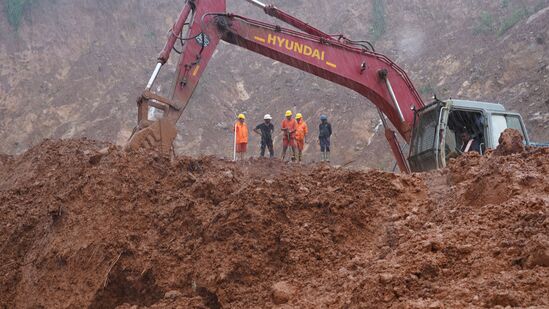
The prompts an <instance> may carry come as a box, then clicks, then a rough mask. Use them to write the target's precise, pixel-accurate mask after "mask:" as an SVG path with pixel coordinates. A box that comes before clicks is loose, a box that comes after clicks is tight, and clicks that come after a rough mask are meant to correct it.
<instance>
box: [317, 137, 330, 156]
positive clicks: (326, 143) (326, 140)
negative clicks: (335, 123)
mask: <svg viewBox="0 0 549 309" xmlns="http://www.w3.org/2000/svg"><path fill="white" fill-rule="evenodd" d="M319 140H320V152H330V137H329V136H326V137H324V136H321V137H320V138H319Z"/></svg>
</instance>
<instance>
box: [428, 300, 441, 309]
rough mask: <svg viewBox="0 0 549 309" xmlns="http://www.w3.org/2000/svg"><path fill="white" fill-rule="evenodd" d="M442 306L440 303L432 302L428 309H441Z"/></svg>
mask: <svg viewBox="0 0 549 309" xmlns="http://www.w3.org/2000/svg"><path fill="white" fill-rule="evenodd" d="M442 308H444V305H443V304H442V303H441V302H440V301H438V300H437V301H434V302H432V303H430V304H429V309H442Z"/></svg>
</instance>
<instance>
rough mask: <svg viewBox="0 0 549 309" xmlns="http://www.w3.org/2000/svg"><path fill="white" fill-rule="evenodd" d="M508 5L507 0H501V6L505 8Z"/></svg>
mask: <svg viewBox="0 0 549 309" xmlns="http://www.w3.org/2000/svg"><path fill="white" fill-rule="evenodd" d="M508 6H509V0H501V8H502V9H506V8H507V7H508Z"/></svg>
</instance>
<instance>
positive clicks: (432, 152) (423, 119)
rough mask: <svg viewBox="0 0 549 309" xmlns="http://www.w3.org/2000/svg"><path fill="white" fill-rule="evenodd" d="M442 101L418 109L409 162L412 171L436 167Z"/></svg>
mask: <svg viewBox="0 0 549 309" xmlns="http://www.w3.org/2000/svg"><path fill="white" fill-rule="evenodd" d="M442 107H443V105H442V102H435V103H433V104H430V105H428V106H426V107H425V108H423V109H421V110H419V111H417V113H416V118H415V121H414V127H413V131H412V142H411V144H410V157H409V158H408V162H409V164H410V169H411V170H412V172H423V171H428V170H432V169H436V168H437V165H438V163H437V162H438V156H439V147H438V145H439V142H440V141H439V138H437V137H438V136H439V134H437V132H439V122H440V118H441V110H442Z"/></svg>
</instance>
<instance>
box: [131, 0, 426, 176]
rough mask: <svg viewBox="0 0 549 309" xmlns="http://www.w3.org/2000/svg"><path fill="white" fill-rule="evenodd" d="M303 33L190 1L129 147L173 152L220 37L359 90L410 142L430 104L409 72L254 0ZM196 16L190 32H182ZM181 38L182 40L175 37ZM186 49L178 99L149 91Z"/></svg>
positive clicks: (210, 1) (217, 2) (206, 1)
mask: <svg viewBox="0 0 549 309" xmlns="http://www.w3.org/2000/svg"><path fill="white" fill-rule="evenodd" d="M247 1H248V2H252V3H253V4H255V5H257V6H260V7H262V8H263V9H264V11H265V12H266V13H267V14H269V15H271V16H274V17H276V18H278V19H280V20H282V21H284V22H286V23H288V24H290V25H292V26H294V27H296V28H297V29H298V30H292V29H287V28H283V27H280V26H277V25H272V24H269V23H265V22H261V21H257V20H253V19H250V18H246V17H243V16H239V15H235V14H228V13H226V4H225V0H189V1H188V2H187V3H186V5H185V7H184V8H183V10H182V11H181V13H180V16H179V19H178V21H177V22H176V24H175V25H174V27H173V28H172V31H171V32H170V37H169V39H168V43H167V44H166V46H165V48H164V50H163V51H162V53H161V54H160V56H159V59H158V64H157V66H156V68H155V71H154V73H153V76H152V77H151V80H150V81H149V83H148V85H147V88H146V90H145V92H144V94H143V95H142V96H141V98H140V99H139V100H138V106H139V112H138V126H137V127H136V129H135V130H134V134H133V135H132V137H131V139H130V143H129V146H130V147H134V148H135V147H154V148H160V149H161V150H162V151H164V152H169V151H171V149H172V142H173V140H174V139H175V136H176V129H175V126H176V123H177V121H178V120H179V118H180V117H181V114H182V113H183V111H184V110H185V107H186V106H187V104H188V102H189V100H190V98H191V96H192V93H193V92H194V89H195V88H196V86H197V84H198V81H199V79H200V77H201V75H202V73H203V72H204V70H205V68H206V66H207V64H208V62H209V60H210V59H211V57H212V55H213V53H214V51H215V49H216V47H217V45H218V43H219V41H220V40H224V41H226V42H228V43H231V44H234V45H238V46H240V47H242V48H245V49H247V50H250V51H253V52H256V53H258V54H261V55H264V56H266V57H269V58H271V59H274V60H277V61H280V62H282V63H285V64H287V65H290V66H292V67H295V68H297V69H300V70H302V71H305V72H309V73H311V74H314V75H316V76H318V77H321V78H323V79H326V80H329V81H332V82H334V83H337V84H339V85H342V86H344V87H347V88H349V89H352V90H354V91H356V92H358V93H360V94H361V95H363V96H365V97H366V98H368V99H369V100H370V101H371V102H372V103H373V104H374V105H376V107H377V108H378V110H379V111H380V113H382V115H381V116H382V120H383V121H384V124H385V117H384V116H383V115H385V116H386V117H387V118H388V119H389V121H390V122H391V123H392V125H393V126H394V127H395V129H396V130H397V131H398V133H399V134H400V135H401V136H402V137H403V139H404V140H405V141H406V142H409V141H410V139H411V128H412V124H413V121H414V109H420V108H422V107H423V106H424V103H423V101H422V100H421V97H420V96H419V94H418V93H417V91H416V89H415V88H414V86H413V84H412V82H411V81H410V79H409V78H408V76H407V75H406V73H405V72H404V71H403V70H402V69H401V68H400V67H398V66H397V65H396V64H395V63H393V62H392V61H391V60H390V59H389V58H387V57H386V56H384V55H382V54H379V53H376V52H374V51H373V50H371V49H368V48H366V47H365V46H360V45H358V44H356V43H354V42H353V41H350V40H348V39H345V38H343V37H342V36H339V37H337V38H336V37H332V36H330V35H328V34H325V33H324V32H322V31H320V30H318V29H316V28H314V27H312V26H310V25H308V24H306V23H304V22H302V21H300V20H298V19H297V18H295V17H292V16H291V15H289V14H287V13H284V12H282V11H281V10H279V9H277V8H275V7H273V6H267V5H264V4H262V3H261V2H259V1H256V0H247ZM189 19H190V21H189V22H188V23H189V29H188V30H187V31H186V33H182V29H183V28H184V25H185V24H186V23H187V21H188V20H189ZM174 38H175V39H174ZM178 39H179V40H180V41H181V42H182V43H184V44H183V50H182V53H181V57H180V59H179V64H178V66H177V72H176V74H177V76H176V80H175V83H174V89H173V96H172V98H171V99H167V98H162V97H160V96H158V95H156V94H154V93H152V92H151V91H150V89H151V87H152V84H153V83H154V80H155V79H156V76H157V75H158V72H159V71H160V67H161V66H162V65H163V64H164V63H165V62H166V61H167V60H168V57H169V52H170V51H171V49H172V48H173V47H174V44H175V43H176V42H177V40H178ZM151 106H152V107H155V108H160V109H162V110H163V111H164V115H163V117H162V118H161V119H160V120H157V121H149V120H148V119H147V112H148V109H149V107H151ZM386 136H387V139H388V141H389V143H390V145H391V149H392V151H393V154H394V155H395V158H396V159H397V163H398V165H399V167H400V170H401V171H404V172H407V171H409V169H408V166H407V164H406V160H405V158H404V155H403V154H402V151H401V150H400V146H399V145H398V142H397V139H396V136H395V133H394V132H393V131H392V130H390V129H389V128H388V127H387V126H386Z"/></svg>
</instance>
